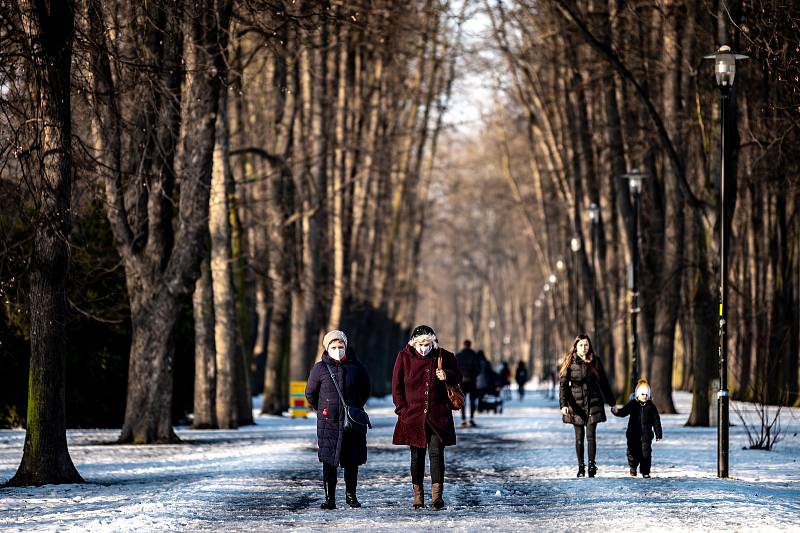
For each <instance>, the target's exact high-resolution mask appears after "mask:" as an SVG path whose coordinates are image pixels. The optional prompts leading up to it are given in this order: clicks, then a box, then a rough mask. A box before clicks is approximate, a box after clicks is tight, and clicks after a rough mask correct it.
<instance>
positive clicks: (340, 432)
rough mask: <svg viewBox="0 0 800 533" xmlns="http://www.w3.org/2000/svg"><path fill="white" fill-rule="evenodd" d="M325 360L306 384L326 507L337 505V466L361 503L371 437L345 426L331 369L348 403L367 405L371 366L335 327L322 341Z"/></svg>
mask: <svg viewBox="0 0 800 533" xmlns="http://www.w3.org/2000/svg"><path fill="white" fill-rule="evenodd" d="M322 345H323V347H324V348H325V351H324V352H323V353H322V360H321V361H320V362H318V363H317V364H315V365H314V367H313V368H312V369H311V373H310V374H309V376H308V383H307V384H306V398H307V399H308V403H309V404H311V407H312V408H313V409H314V411H316V412H317V444H318V445H319V460H320V462H321V463H322V481H323V486H324V489H325V502H324V503H323V504H322V505H321V507H322V508H323V509H336V478H337V468H338V467H339V466H342V468H343V469H344V484H345V496H346V501H347V504H348V505H349V506H350V507H361V503H360V502H359V501H358V498H356V485H357V484H358V467H359V465H363V464H364V463H366V462H367V438H366V436H365V435H363V434H360V433H359V432H356V431H345V430H344V416H345V415H344V406H342V405H341V403H342V402H341V400H340V399H339V393H338V392H337V391H336V385H334V383H333V378H332V377H331V373H333V376H334V377H335V378H336V382H337V383H338V385H339V388H340V389H341V391H342V396H344V400H345V403H347V405H349V406H355V407H359V408H362V409H363V408H364V404H366V403H367V399H368V398H369V393H370V383H369V375H368V374H367V370H366V369H365V368H364V365H362V364H361V363H360V362H359V361H358V360H357V359H356V357H355V352H354V351H353V350H352V348H348V346H347V336H345V334H344V333H343V332H341V331H338V330H334V331H329V332H328V333H327V334H325V337H324V339H323V341H322Z"/></svg>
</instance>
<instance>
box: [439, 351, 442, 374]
mask: <svg viewBox="0 0 800 533" xmlns="http://www.w3.org/2000/svg"><path fill="white" fill-rule="evenodd" d="M441 369H442V349H441V348H439V370H441Z"/></svg>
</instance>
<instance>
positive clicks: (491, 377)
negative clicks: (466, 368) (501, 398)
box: [475, 350, 500, 398]
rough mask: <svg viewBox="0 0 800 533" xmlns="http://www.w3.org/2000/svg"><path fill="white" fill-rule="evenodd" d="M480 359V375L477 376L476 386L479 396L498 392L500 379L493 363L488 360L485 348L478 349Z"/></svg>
mask: <svg viewBox="0 0 800 533" xmlns="http://www.w3.org/2000/svg"><path fill="white" fill-rule="evenodd" d="M478 361H479V362H480V368H481V369H480V371H479V372H478V377H477V378H475V386H476V387H477V389H478V397H479V398H480V397H481V396H483V395H484V394H498V393H499V390H498V385H499V383H500V382H499V379H498V378H497V373H496V372H495V371H494V369H493V368H492V363H490V362H489V361H487V360H486V355H484V353H483V350H478Z"/></svg>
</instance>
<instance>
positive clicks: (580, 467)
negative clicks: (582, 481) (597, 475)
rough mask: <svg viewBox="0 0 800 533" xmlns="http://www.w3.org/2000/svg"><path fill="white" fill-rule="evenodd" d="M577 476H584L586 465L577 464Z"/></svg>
mask: <svg viewBox="0 0 800 533" xmlns="http://www.w3.org/2000/svg"><path fill="white" fill-rule="evenodd" d="M578 477H586V465H584V464H583V463H580V464H579V465H578Z"/></svg>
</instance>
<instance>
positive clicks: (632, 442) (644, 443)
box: [611, 379, 662, 478]
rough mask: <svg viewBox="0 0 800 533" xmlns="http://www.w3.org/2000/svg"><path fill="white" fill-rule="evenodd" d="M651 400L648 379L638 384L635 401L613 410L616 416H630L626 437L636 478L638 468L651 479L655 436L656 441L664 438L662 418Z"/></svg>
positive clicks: (643, 475) (633, 474)
mask: <svg viewBox="0 0 800 533" xmlns="http://www.w3.org/2000/svg"><path fill="white" fill-rule="evenodd" d="M650 398H651V396H650V385H649V384H648V383H647V380H646V379H640V380H639V382H638V383H637V384H636V392H635V399H634V400H631V401H629V402H628V403H626V404H625V405H623V406H619V405H615V406H614V407H612V408H611V412H612V413H614V414H615V415H616V416H619V417H623V416H628V415H630V418H629V419H628V431H626V432H625V436H626V437H627V439H628V465H630V467H631V469H630V473H631V475H632V476H634V477H635V476H636V468H637V467H639V471H640V472H641V473H642V477H645V478H649V477H650V463H651V460H652V442H653V436H654V434H655V438H656V441H659V440H661V436H662V434H661V417H660V416H659V415H658V408H656V406H655V404H654V403H653V401H652V400H651V399H650Z"/></svg>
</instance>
